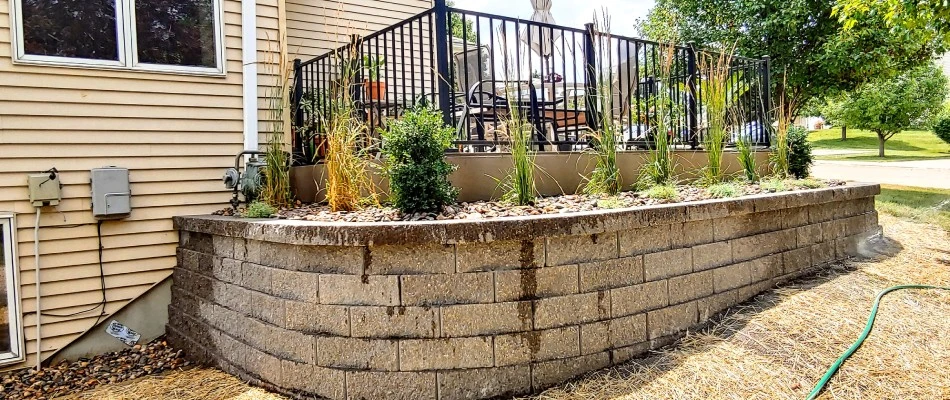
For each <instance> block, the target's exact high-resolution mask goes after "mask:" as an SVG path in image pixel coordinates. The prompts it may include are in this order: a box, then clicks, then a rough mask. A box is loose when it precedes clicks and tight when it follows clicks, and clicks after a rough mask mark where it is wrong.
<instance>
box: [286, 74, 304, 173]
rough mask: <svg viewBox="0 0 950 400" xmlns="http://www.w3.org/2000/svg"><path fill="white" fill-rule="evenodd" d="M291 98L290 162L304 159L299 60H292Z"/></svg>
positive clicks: (301, 86)
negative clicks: (292, 85)
mask: <svg viewBox="0 0 950 400" xmlns="http://www.w3.org/2000/svg"><path fill="white" fill-rule="evenodd" d="M292 96H293V97H291V104H290V112H291V113H292V116H293V125H292V126H291V127H290V130H291V132H293V135H291V139H290V140H291V141H292V143H291V144H290V146H291V154H292V160H291V161H298V162H299V161H302V160H303V159H304V151H303V146H304V141H305V140H306V138H304V137H302V135H303V134H304V132H305V129H304V128H303V107H302V104H301V100H302V99H303V67H301V65H300V59H299V58H296V59H294V89H293V93H292Z"/></svg>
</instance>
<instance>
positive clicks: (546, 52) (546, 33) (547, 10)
mask: <svg viewBox="0 0 950 400" xmlns="http://www.w3.org/2000/svg"><path fill="white" fill-rule="evenodd" d="M531 5H532V6H533V7H534V14H531V20H532V21H534V22H543V23H546V24H553V23H554V15H552V14H551V0H531ZM528 32H531V33H530V34H529V33H528ZM529 36H530V40H529ZM560 37H561V31H560V30H557V31H555V30H553V29H551V28H542V27H539V26H535V25H530V26H529V28H528V29H525V30H524V31H522V32H521V41H523V42H525V44H527V45H528V46H530V47H531V50H533V51H534V52H535V53H538V55H540V56H541V57H549V56H552V55H553V54H554V46H553V44H554V42H555V41H556V40H557V39H559V38H560Z"/></svg>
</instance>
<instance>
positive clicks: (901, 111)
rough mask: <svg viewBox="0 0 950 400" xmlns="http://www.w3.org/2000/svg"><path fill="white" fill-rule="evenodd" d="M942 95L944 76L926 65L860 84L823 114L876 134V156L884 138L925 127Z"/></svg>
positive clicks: (941, 101)
mask: <svg viewBox="0 0 950 400" xmlns="http://www.w3.org/2000/svg"><path fill="white" fill-rule="evenodd" d="M946 96H947V78H946V76H944V74H943V71H941V70H940V69H939V68H937V67H936V66H934V65H933V64H928V65H924V66H921V67H917V68H913V69H910V70H908V71H907V72H904V73H902V74H900V75H898V76H896V77H893V78H890V77H879V78H876V79H874V80H872V81H870V82H868V83H866V84H864V85H861V87H860V88H858V89H857V90H855V91H853V92H851V93H849V94H847V95H845V96H844V97H843V98H842V99H841V100H840V101H839V102H833V103H831V105H830V106H829V107H827V108H826V109H825V113H826V114H828V116H829V117H831V118H832V119H834V120H836V121H839V122H841V123H843V124H846V125H847V126H848V127H855V128H859V129H867V130H869V131H872V132H874V133H876V134H877V137H878V144H879V145H878V155H879V156H880V157H884V143H885V142H886V141H887V140H888V139H890V138H892V137H893V136H894V135H896V134H898V133H900V132H901V131H903V130H905V129H908V128H914V127H929V126H930V125H931V123H932V121H933V119H934V118H935V117H936V116H937V114H938V113H939V112H940V111H941V109H942V108H943V100H944V98H945V97H946Z"/></svg>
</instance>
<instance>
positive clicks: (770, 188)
mask: <svg viewBox="0 0 950 400" xmlns="http://www.w3.org/2000/svg"><path fill="white" fill-rule="evenodd" d="M759 185H760V186H761V187H762V189H763V190H765V191H766V192H772V193H775V192H784V191H786V190H788V186H787V185H785V180H783V179H775V178H772V179H765V180H763V181H762V183H760V184H759Z"/></svg>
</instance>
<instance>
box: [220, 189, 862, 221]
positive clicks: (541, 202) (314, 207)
mask: <svg viewBox="0 0 950 400" xmlns="http://www.w3.org/2000/svg"><path fill="white" fill-rule="evenodd" d="M811 182H814V180H811ZM822 183H823V184H824V185H825V186H839V185H843V184H844V182H841V181H823V182H822ZM785 184H786V186H787V190H786V191H795V190H803V189H807V188H808V187H806V186H804V181H795V180H788V181H785ZM736 187H737V188H738V196H748V195H753V194H759V193H766V192H768V190H766V189H765V188H763V187H762V186H761V185H759V184H741V185H736ZM676 190H677V194H678V195H677V198H676V199H673V200H667V199H653V198H649V197H646V196H644V195H643V194H642V193H640V192H632V191H631V192H622V193H620V194H618V195H617V196H603V195H586V194H568V195H560V196H550V197H540V198H538V199H537V200H536V201H535V203H534V204H532V205H526V206H518V205H514V204H511V203H508V202H504V201H475V202H463V203H456V204H454V205H451V206H446V207H444V208H443V209H442V211H441V212H439V213H435V212H432V213H416V214H403V213H402V212H400V211H399V210H397V209H395V208H392V207H386V206H380V207H367V208H364V209H362V210H359V211H352V212H333V211H331V210H330V207H328V206H327V205H326V204H299V203H298V204H297V207H294V208H289V209H281V210H279V211H278V212H277V214H275V215H274V216H273V217H274V218H278V219H287V220H305V221H336V222H395V221H435V220H439V221H441V220H462V219H485V218H501V217H521V216H528V215H544V214H564V213H571V212H583V211H592V210H604V209H621V208H632V207H641V206H650V205H656V204H668V203H676V202H691V201H700V200H707V199H712V198H714V196H713V195H712V194H710V193H709V191H708V190H707V189H706V188H704V187H700V186H694V185H680V186H676ZM239 211H240V210H239ZM216 214H218V215H235V212H234V211H233V210H232V209H230V208H229V209H225V210H221V211H219V212H217V213H216Z"/></svg>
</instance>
